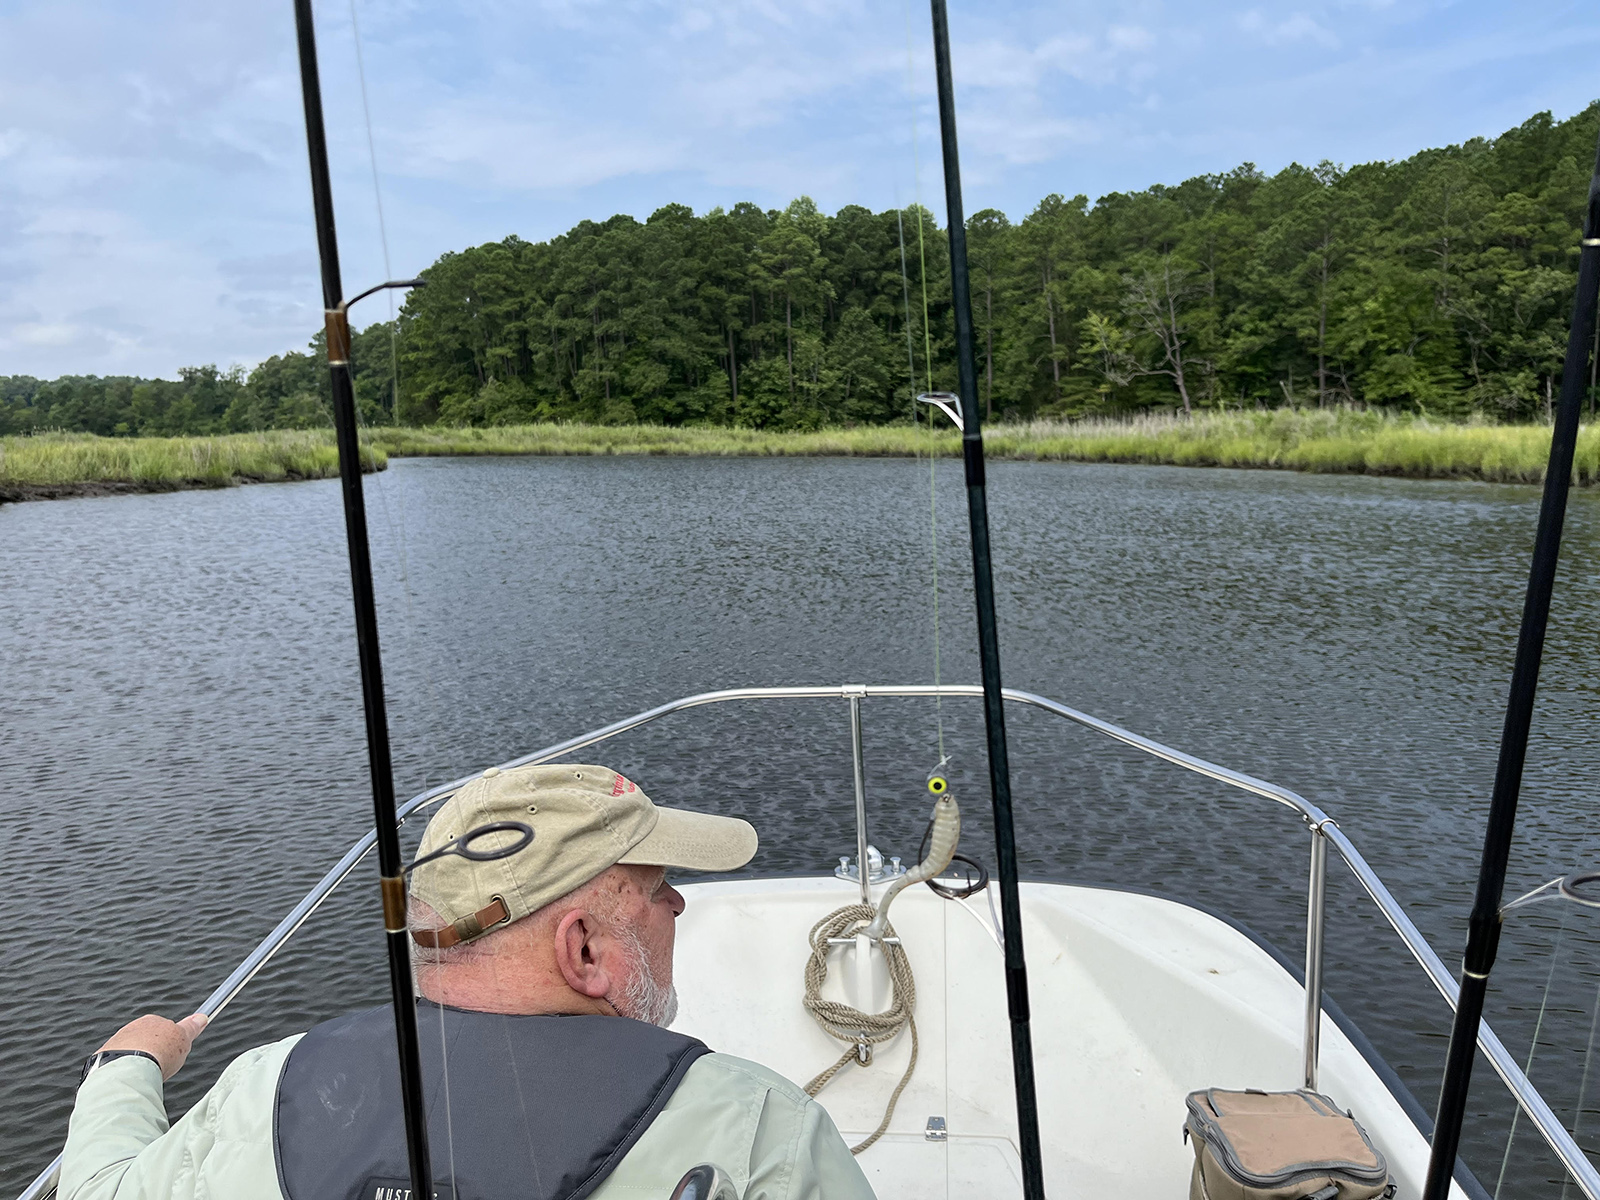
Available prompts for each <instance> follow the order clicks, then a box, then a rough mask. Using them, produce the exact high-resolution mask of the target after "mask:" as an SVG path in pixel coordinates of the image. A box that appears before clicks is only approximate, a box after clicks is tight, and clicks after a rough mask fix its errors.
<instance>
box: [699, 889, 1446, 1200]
mask: <svg viewBox="0 0 1600 1200" xmlns="http://www.w3.org/2000/svg"><path fill="white" fill-rule="evenodd" d="M680 890H681V891H682V892H683V893H684V895H685V897H686V898H687V900H688V908H687V910H686V911H685V912H684V914H683V916H682V917H681V918H679V927H678V953H677V971H676V977H677V981H678V990H679V995H680V1000H681V1009H680V1013H679V1017H678V1020H677V1022H676V1024H675V1025H674V1028H675V1029H678V1030H681V1031H683V1032H685V1033H690V1034H693V1035H695V1036H697V1037H700V1038H702V1039H703V1040H704V1041H706V1042H707V1044H709V1045H710V1046H711V1047H712V1048H713V1049H716V1050H722V1051H726V1052H728V1053H731V1054H737V1055H740V1056H742V1057H745V1058H750V1059H754V1060H756V1061H758V1062H761V1063H763V1064H765V1065H766V1066H769V1067H771V1068H773V1069H774V1070H776V1071H779V1072H781V1073H782V1074H784V1075H786V1076H787V1077H789V1078H790V1079H793V1080H795V1081H797V1082H799V1083H801V1084H804V1083H805V1082H806V1081H808V1080H810V1079H811V1078H812V1077H813V1076H814V1075H816V1074H817V1073H818V1072H819V1071H821V1070H823V1069H824V1068H825V1067H827V1066H829V1065H830V1064H831V1063H833V1062H834V1061H835V1060H836V1059H837V1058H838V1057H839V1055H840V1054H841V1053H842V1051H843V1047H842V1045H841V1044H840V1043H837V1042H835V1041H834V1040H833V1039H832V1038H830V1037H828V1036H827V1035H826V1034H824V1033H823V1032H822V1030H821V1029H820V1028H818V1026H817V1024H816V1023H815V1022H814V1021H813V1020H812V1018H811V1016H810V1014H809V1013H808V1012H807V1011H806V1009H805V1008H804V1006H803V1004H802V995H803V992H804V982H803V972H804V968H805V962H806V959H807V957H808V955H809V948H808V945H807V941H806V938H807V934H808V933H809V931H810V929H811V927H812V925H814V924H815V923H816V922H817V921H818V920H819V919H820V918H821V917H823V916H824V915H826V914H827V913H829V912H832V911H833V910H834V909H836V908H840V907H842V906H844V905H846V904H850V903H853V902H855V901H856V900H857V899H858V896H859V892H858V889H857V887H856V885H855V884H854V883H853V882H852V883H845V882H842V881H840V880H838V879H834V878H820V879H818V878H805V879H781V880H759V881H752V882H727V883H704V884H690V885H688V886H685V887H683V888H681V889H680ZM1022 903H1023V934H1024V939H1025V942H1026V946H1027V954H1028V971H1029V985H1030V990H1031V993H1032V1002H1033V1037H1034V1059H1035V1063H1036V1065H1037V1075H1038V1093H1039V1109H1040V1124H1041V1130H1042V1134H1043V1143H1044V1164H1045V1178H1046V1183H1047V1186H1048V1189H1049V1194H1050V1195H1052V1196H1059V1197H1071V1196H1118V1197H1125V1198H1129V1200H1138V1198H1143V1197H1148V1198H1149V1200H1156V1198H1157V1197H1161V1198H1163V1200H1168V1198H1171V1197H1180V1196H1183V1195H1185V1194H1186V1193H1187V1188H1188V1177H1189V1171H1190V1167H1191V1165H1192V1163H1193V1161H1194V1160H1193V1153H1192V1151H1191V1150H1190V1149H1189V1147H1188V1146H1186V1145H1185V1144H1184V1142H1183V1140H1182V1136H1181V1130H1182V1126H1183V1122H1184V1117H1185V1108H1184V1097H1185V1096H1186V1095H1187V1094H1188V1093H1189V1092H1190V1091H1193V1090H1195V1089H1197V1088H1203V1087H1230V1088H1242V1087H1256V1088H1266V1089H1289V1088H1294V1087H1297V1086H1299V1085H1300V1083H1301V1078H1300V1075H1301V1070H1302V1045H1301V1037H1302V1020H1303V1017H1302V1014H1303V1011H1304V1004H1305V995H1304V991H1303V989H1302V987H1301V985H1300V983H1299V982H1298V981H1296V980H1295V978H1294V977H1293V976H1292V975H1290V974H1289V972H1287V971H1286V970H1285V969H1284V968H1283V966H1282V965H1281V964H1280V963H1279V962H1278V961H1277V960H1276V959H1275V958H1274V957H1273V956H1272V954H1270V953H1269V952H1268V951H1267V950H1265V949H1263V948H1262V947H1261V946H1259V945H1258V944H1256V943H1255V942H1254V941H1252V940H1251V939H1250V938H1249V937H1248V936H1247V935H1245V934H1244V933H1242V932H1240V931H1239V930H1238V929H1236V928H1234V927H1233V926H1232V925H1229V924H1228V923H1226V922H1225V921H1222V920H1219V919H1218V918H1216V917H1214V916H1211V915H1209V914H1208V913H1205V912H1202V911H1200V910H1198V909H1195V908H1191V907H1188V906H1187V905H1184V904H1180V903H1178V902H1176V901H1172V900H1167V899H1162V898H1159V897H1155V896H1149V895H1143V894H1137V893H1131V892H1120V891H1111V890H1105V889H1099V888H1089V887H1074V886H1068V885H1060V884H1042V883H1029V884H1023V885H1022ZM892 920H893V924H894V926H895V929H896V930H897V932H898V933H899V935H900V937H901V939H902V943H903V945H904V947H905V950H906V953H907V955H908V957H909V960H910V962H911V965H912V968H913V970H914V972H915V975H916V988H917V1005H916V1018H917V1029H918V1034H919V1054H918V1062H917V1069H916V1073H915V1074H914V1075H913V1077H912V1079H911V1082H910V1084H909V1086H908V1087H907V1088H906V1091H905V1093H904V1095H902V1097H901V1098H900V1102H899V1105H898V1106H897V1108H896V1111H895V1116H894V1120H893V1122H892V1123H891V1124H890V1127H889V1131H888V1132H887V1133H886V1134H885V1135H884V1137H883V1138H882V1139H881V1140H880V1141H879V1142H878V1143H877V1144H876V1145H874V1146H872V1147H870V1148H868V1149H867V1150H866V1151H865V1152H863V1154H862V1155H861V1156H860V1160H859V1161H860V1162H861V1165H862V1167H863V1169H864V1170H865V1171H866V1173H867V1177H868V1178H869V1179H870V1180H871V1182H872V1185H873V1187H874V1189H875V1190H876V1191H877V1194H878V1196H879V1197H880V1198H881V1200H901V1198H904V1200H912V1198H917V1200H927V1198H929V1197H937V1196H958V1197H966V1196H984V1197H1002V1196H1020V1195H1021V1194H1022V1184H1021V1164H1020V1159H1019V1157H1018V1152H1017V1146H1016V1112H1015V1102H1014V1100H1013V1094H1014V1093H1013V1090H1012V1077H1011V1052H1010V1037H1009V1026H1008V1023H1007V1019H1006V1004H1005V987H1004V976H1003V973H1002V970H1001V954H1000V947H999V945H998V942H997V939H996V934H995V929H994V924H993V920H992V917H991V914H990V909H989V906H988V903H987V900H986V898H985V897H984V896H983V895H981V894H980V895H979V896H977V897H974V898H973V899H971V900H968V901H964V902H961V901H949V900H944V899H941V898H940V897H938V896H936V895H934V894H933V893H932V892H931V891H929V890H928V889H927V888H922V887H916V888H910V889H907V890H906V891H905V892H903V893H902V894H901V895H900V896H899V898H898V899H897V900H896V901H895V904H894V908H893V910H892ZM853 953H854V951H853V948H852V947H839V948H837V949H836V950H835V951H834V952H833V954H832V956H831V958H830V971H829V981H828V984H827V988H828V989H830V990H829V991H828V992H825V994H828V995H832V996H834V997H835V998H837V999H840V1000H845V1001H846V1002H849V1003H855V1004H857V1007H861V1005H860V1004H859V1002H858V1001H857V999H856V998H855V997H854V996H853V995H849V994H847V990H846V989H847V987H848V986H849V982H848V981H849V977H850V969H849V963H848V961H847V960H848V959H849V958H850V956H851V955H852V954H853ZM880 998H881V999H886V998H887V994H886V993H882V995H881V997H880ZM910 1052H911V1050H910V1038H909V1036H908V1035H906V1034H902V1035H901V1036H900V1037H899V1038H897V1039H896V1041H895V1042H893V1043H891V1044H889V1045H888V1046H887V1047H880V1048H879V1050H878V1053H877V1054H876V1056H875V1060H874V1062H873V1064H872V1065H871V1066H870V1067H865V1068H861V1067H856V1066H854V1065H851V1066H848V1067H846V1068H845V1069H844V1070H843V1071H841V1072H840V1073H839V1075H837V1076H836V1077H835V1078H834V1079H833V1080H832V1081H831V1082H830V1083H829V1084H828V1086H827V1087H826V1088H825V1089H823V1091H822V1092H821V1094H820V1095H819V1096H818V1099H819V1100H820V1101H821V1102H822V1104H823V1105H824V1106H825V1107H826V1108H827V1109H828V1111H829V1113H830V1114H831V1115H832V1116H833V1119H834V1122H835V1124H837V1125H838V1126H839V1129H840V1131H841V1132H842V1133H843V1134H844V1136H845V1138H846V1140H847V1141H849V1142H850V1143H851V1144H852V1145H853V1144H855V1143H857V1142H859V1141H861V1140H862V1139H863V1138H864V1137H866V1136H867V1135H868V1134H869V1133H870V1132H871V1131H872V1130H874V1129H875V1128H877V1125H878V1122H879V1120H880V1119H881V1117H882V1114H883V1108H884V1104H885V1102H886V1101H887V1100H888V1098H889V1095H890V1093H891V1092H892V1091H893V1089H894V1085H895V1083H896V1082H897V1081H898V1080H899V1078H900V1075H901V1073H902V1072H903V1071H904V1069H905V1064H906V1061H907V1058H908V1056H909V1054H910ZM1319 1090H1321V1091H1323V1092H1326V1093H1328V1094H1329V1095H1331V1096H1332V1097H1333V1098H1334V1099H1335V1100H1336V1101H1337V1102H1338V1103H1339V1104H1340V1105H1343V1106H1345V1107H1348V1108H1350V1109H1351V1110H1353V1112H1354V1114H1355V1116H1356V1118H1357V1119H1358V1120H1359V1121H1360V1122H1361V1123H1362V1124H1363V1125H1364V1126H1365V1127H1366V1129H1367V1131H1368V1132H1369V1134H1370V1135H1371V1136H1372V1138H1373V1141H1374V1142H1375V1143H1377V1145H1378V1147H1379V1148H1380V1149H1381V1150H1382V1151H1383V1152H1384V1154H1385V1155H1386V1156H1387V1157H1388V1159H1389V1163H1390V1168H1391V1170H1392V1172H1393V1174H1394V1178H1395V1182H1396V1183H1397V1184H1398V1185H1399V1193H1398V1194H1399V1196H1400V1197H1402V1198H1404V1197H1416V1196H1419V1195H1420V1194H1421V1191H1422V1187H1421V1184H1422V1179H1423V1175H1424V1173H1425V1171H1426V1168H1427V1161H1428V1146H1427V1143H1426V1141H1425V1140H1424V1139H1423V1137H1422V1135H1421V1134H1420V1133H1419V1132H1418V1130H1417V1128H1416V1126H1415V1125H1414V1124H1413V1123H1412V1121H1411V1120H1410V1118H1409V1117H1408V1116H1407V1114H1406V1111H1405V1109H1404V1108H1402V1107H1401V1105H1400V1103H1399V1101H1398V1100H1396V1098H1395V1097H1394V1095H1393V1094H1392V1093H1391V1092H1390V1091H1389V1089H1388V1087H1387V1086H1386V1085H1385V1084H1384V1082H1383V1080H1382V1079H1381V1078H1380V1077H1379V1076H1378V1074H1377V1073H1376V1072H1375V1071H1374V1069H1373V1068H1372V1066H1371V1065H1369V1064H1368V1062H1367V1061H1366V1059H1365V1058H1364V1057H1363V1056H1362V1055H1361V1053H1360V1052H1359V1051H1358V1050H1357V1049H1356V1047H1355V1046H1354V1045H1353V1044H1352V1043H1351V1041H1350V1040H1349V1038H1347V1037H1346V1036H1345V1035H1344V1033H1343V1031H1342V1030H1340V1029H1339V1027H1338V1026H1337V1025H1336V1024H1335V1023H1334V1021H1333V1020H1332V1019H1331V1018H1329V1017H1328V1016H1327V1014H1324V1015H1323V1018H1322V1052H1321V1075H1320V1079H1319ZM930 1117H943V1118H944V1120H945V1124H946V1127H947V1130H948V1134H947V1138H946V1139H945V1140H943V1141H933V1140H929V1139H928V1137H927V1132H926V1131H927V1126H928V1120H929V1118H930ZM722 1165H723V1166H724V1167H726V1168H728V1169H729V1170H730V1171H732V1172H733V1173H735V1175H737V1171H738V1164H722ZM738 1182H739V1184H740V1186H741V1187H742V1186H743V1180H742V1179H741V1180H738ZM1454 1194H1455V1195H1456V1196H1458V1197H1459V1196H1462V1195H1463V1193H1462V1192H1461V1189H1460V1188H1459V1187H1457V1188H1455V1189H1454Z"/></svg>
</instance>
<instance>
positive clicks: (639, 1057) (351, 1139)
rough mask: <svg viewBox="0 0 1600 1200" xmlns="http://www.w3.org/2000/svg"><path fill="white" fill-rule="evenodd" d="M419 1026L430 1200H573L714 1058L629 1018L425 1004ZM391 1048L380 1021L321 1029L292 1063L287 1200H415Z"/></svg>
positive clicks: (388, 1019) (277, 1117)
mask: <svg viewBox="0 0 1600 1200" xmlns="http://www.w3.org/2000/svg"><path fill="white" fill-rule="evenodd" d="M417 1025H418V1032H419V1036H420V1041H421V1051H422V1078H423V1084H424V1094H425V1097H426V1108H427V1115H428V1143H429V1147H430V1150H431V1155H432V1159H433V1176H434V1193H435V1195H436V1196H437V1197H438V1198H439V1200H582V1198H583V1197H584V1196H587V1195H588V1194H589V1193H590V1192H592V1191H594V1189H595V1188H597V1187H599V1186H600V1184H601V1183H602V1182H603V1181H604V1180H605V1178H606V1176H607V1175H609V1174H610V1173H611V1171H612V1170H613V1169H614V1168H615V1167H616V1165H617V1164H618V1163H619V1162H621V1161H622V1158H623V1156H624V1155H626V1154H627V1153H628V1151H629V1149H631V1148H632V1146H633V1144H634V1143H635V1142H636V1141H638V1140H639V1138H640V1136H641V1135H642V1134H643V1133H644V1131H645V1130H646V1129H648V1128H649V1126H650V1122H651V1121H653V1120H655V1118H656V1115H657V1114H658V1113H660V1111H661V1110H662V1109H663V1108H665V1107H666V1104H667V1101H668V1100H670V1099H671V1098H672V1093H673V1092H674V1091H675V1090H676V1089H677V1087H678V1084H679V1083H681V1082H682V1081H683V1077H684V1075H685V1073H686V1072H687V1071H688V1070H689V1067H690V1066H691V1065H692V1064H693V1063H694V1061H695V1060H696V1059H697V1058H699V1057H700V1056H701V1055H702V1054H709V1053H710V1050H709V1049H708V1048H707V1047H706V1046H705V1045H704V1043H702V1042H699V1041H697V1040H695V1039H694V1038H691V1037H685V1036H683V1035H682V1034H678V1033H670V1032H668V1031H667V1030H665V1029H659V1028H657V1027H656V1026H654V1025H647V1024H645V1023H644V1022H642V1021H632V1020H629V1019H627V1018H625V1017H603V1016H581V1017H580V1016H508V1015H503V1014H500V1013H481V1012H469V1011H467V1010H465V1009H459V1008H447V1007H443V1006H440V1005H437V1004H432V1003H429V1002H427V1001H423V1002H421V1003H419V1005H418V1011H417ZM395 1040H396V1039H395V1029H394V1012H393V1010H392V1009H391V1008H389V1007H388V1006H387V1005H385V1006H384V1007H381V1008H373V1009H367V1010H365V1011H363V1012H357V1013H352V1014H351V1015H349V1016H346V1017H340V1018H338V1019H337V1020H334V1021H328V1022H325V1023H324V1024H321V1025H318V1026H316V1027H315V1028H314V1029H312V1030H311V1031H310V1032H309V1033H307V1034H306V1035H305V1037H303V1038H301V1039H300V1041H299V1042H298V1043H296V1045H295V1047H294V1049H293V1050H292V1051H290V1053H289V1057H288V1060H287V1061H286V1062H285V1063H284V1068H283V1074H282V1076H281V1077H280V1079H279V1081H278V1094H277V1101H276V1105H275V1108H274V1112H273V1122H272V1125H273V1128H272V1140H273V1154H274V1157H275V1158H276V1160H277V1166H278V1184H279V1187H280V1188H281V1189H282V1191H283V1194H284V1196H285V1197H286V1200H411V1184H410V1169H409V1167H408V1165H407V1164H408V1159H407V1156H406V1139H405V1125H404V1120H403V1117H402V1109H401V1104H400V1067H399V1060H398V1055H397V1053H396V1050H395ZM447 1063H448V1066H449V1070H448V1073H447V1072H446V1070H445V1066H446V1064H447Z"/></svg>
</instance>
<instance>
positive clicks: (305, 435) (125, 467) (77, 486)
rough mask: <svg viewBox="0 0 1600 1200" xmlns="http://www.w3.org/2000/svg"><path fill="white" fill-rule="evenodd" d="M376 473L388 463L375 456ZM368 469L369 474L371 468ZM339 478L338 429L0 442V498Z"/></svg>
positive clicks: (39, 437)
mask: <svg viewBox="0 0 1600 1200" xmlns="http://www.w3.org/2000/svg"><path fill="white" fill-rule="evenodd" d="M372 454H373V458H372V468H375V469H377V470H382V469H383V467H384V466H385V465H387V462H388V458H387V456H386V455H385V454H384V453H383V452H382V451H381V450H376V449H374V450H373V451H372ZM372 468H369V469H372ZM338 473H339V454H338V451H337V450H336V449H335V448H334V444H333V433H332V431H331V430H325V429H310V430H275V431H272V432H269V433H238V434H228V435H225V436H219V437H177V438H102V437H95V436H94V435H92V434H81V433H46V434H35V435H33V436H30V437H7V438H0V496H3V495H5V494H7V493H10V494H13V495H20V494H25V493H29V492H41V491H42V492H49V493H52V494H62V495H68V494H73V493H74V492H76V493H80V494H81V493H83V492H92V491H95V490H97V489H105V490H149V491H161V490H166V489H171V488H193V487H229V486H232V485H234V484H238V483H267V482H274V481H279V480H285V479H320V478H323V477H326V476H330V475H337V474H338Z"/></svg>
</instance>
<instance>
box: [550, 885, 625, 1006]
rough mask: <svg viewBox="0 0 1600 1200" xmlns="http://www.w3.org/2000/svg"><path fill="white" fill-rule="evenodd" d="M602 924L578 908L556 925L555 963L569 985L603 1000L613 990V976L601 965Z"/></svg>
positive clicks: (575, 989)
mask: <svg viewBox="0 0 1600 1200" xmlns="http://www.w3.org/2000/svg"><path fill="white" fill-rule="evenodd" d="M599 936H600V925H599V922H598V921H596V920H595V918H594V916H593V914H591V913H588V912H585V911H584V910H583V909H581V908H575V909H573V910H572V911H571V912H569V913H567V914H566V915H565V916H563V917H562V918H561V920H560V921H559V922H558V923H557V925H556V935H555V954H556V966H557V967H559V968H560V970H561V977H562V978H563V979H565V980H566V981H567V986H568V987H570V988H571V989H572V990H573V991H575V992H577V993H578V994H579V995H582V996H588V997H590V998H591V999H594V1000H600V999H603V998H604V997H605V995H606V993H608V992H609V991H610V990H611V976H610V975H609V974H607V973H606V969H605V967H604V966H602V965H601V961H600V960H601V957H602V954H601V948H600V946H599V945H598V940H599Z"/></svg>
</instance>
